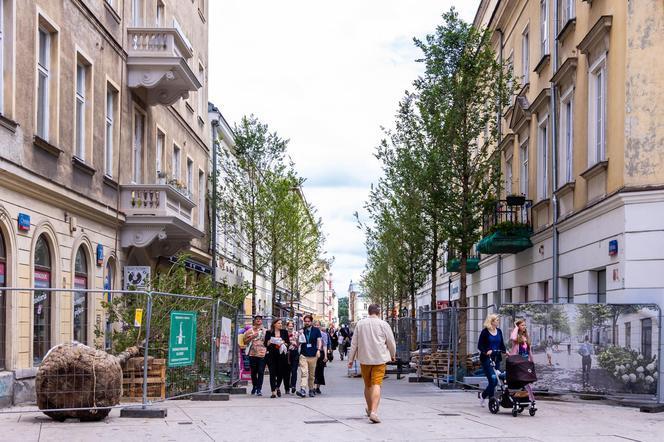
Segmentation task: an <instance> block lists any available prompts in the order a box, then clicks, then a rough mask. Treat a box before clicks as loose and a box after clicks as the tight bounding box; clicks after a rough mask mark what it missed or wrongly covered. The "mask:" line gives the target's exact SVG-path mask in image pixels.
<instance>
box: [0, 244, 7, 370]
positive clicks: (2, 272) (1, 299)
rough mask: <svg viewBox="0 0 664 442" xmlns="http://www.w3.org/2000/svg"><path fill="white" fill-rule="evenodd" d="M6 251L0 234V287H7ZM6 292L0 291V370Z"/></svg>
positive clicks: (3, 363) (1, 367) (0, 366)
mask: <svg viewBox="0 0 664 442" xmlns="http://www.w3.org/2000/svg"><path fill="white" fill-rule="evenodd" d="M6 278H7V250H6V249H5V239H4V238H3V236H2V232H0V287H6V286H7V279H6ZM5 293H6V292H4V291H3V290H0V370H5V369H6V368H7V367H6V365H7V363H6V360H5V352H6V349H7V342H6V340H7V334H6V328H7V323H6V321H5V319H6V317H7V316H6V314H7V299H6V295H5Z"/></svg>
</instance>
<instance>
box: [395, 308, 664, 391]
mask: <svg viewBox="0 0 664 442" xmlns="http://www.w3.org/2000/svg"><path fill="white" fill-rule="evenodd" d="M464 312H465V314H466V321H465V324H466V326H465V329H464V330H463V332H465V343H466V348H462V347H461V345H462V344H461V342H462V340H463V339H462V336H461V332H462V330H460V324H461V323H462V322H463V321H461V320H460V315H462V313H464ZM490 313H498V314H499V316H500V328H501V329H502V332H503V338H504V339H505V344H506V346H507V348H508V349H509V348H510V347H511V345H512V344H511V342H510V335H511V333H512V330H513V329H514V327H515V321H516V320H517V319H524V320H525V321H526V324H527V330H528V334H529V339H530V343H531V356H532V358H533V361H534V362H535V366H536V372H537V374H538V381H537V382H536V383H535V384H534V386H535V388H536V390H537V389H538V390H539V391H546V392H550V393H579V394H584V395H600V396H610V397H614V398H615V397H623V398H625V397H642V398H646V399H648V398H649V399H648V400H652V399H655V398H656V399H657V400H658V401H659V402H664V389H663V388H662V384H663V382H662V377H663V375H664V371H663V370H662V367H661V364H660V363H659V359H660V354H661V351H662V348H664V339H663V338H662V334H663V330H662V327H661V320H662V317H661V310H660V308H659V307H658V306H657V305H655V304H545V303H537V304H506V305H502V306H500V307H499V308H496V307H495V306H493V305H489V306H486V307H469V308H465V309H461V308H458V307H449V308H445V309H441V310H431V311H420V312H419V314H418V316H417V317H416V318H409V317H408V318H406V317H402V318H398V319H396V320H395V321H392V322H391V323H392V325H393V330H394V333H395V337H396V340H397V353H398V357H399V358H400V359H401V360H402V361H410V363H411V365H414V368H415V369H416V373H417V374H416V376H417V377H418V378H427V379H433V380H434V381H435V382H437V383H438V384H439V385H440V384H457V385H459V384H464V382H465V381H466V380H471V379H472V381H473V382H476V381H477V380H478V379H482V378H484V373H483V370H482V369H481V366H480V364H479V353H478V352H477V341H478V339H479V335H480V333H481V332H482V330H483V328H484V320H485V318H486V317H487V315H488V314H490ZM434 318H435V321H436V324H435V325H433V321H434ZM432 336H436V337H437V339H432ZM473 378H475V379H473ZM469 382H470V381H469ZM475 385H477V384H475Z"/></svg>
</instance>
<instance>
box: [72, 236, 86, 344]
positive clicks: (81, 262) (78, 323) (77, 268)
mask: <svg viewBox="0 0 664 442" xmlns="http://www.w3.org/2000/svg"><path fill="white" fill-rule="evenodd" d="M74 288H75V289H87V288H88V259H87V257H86V254H85V247H83V246H81V247H79V248H78V250H77V251H76V260H75V261H74ZM74 341H78V342H80V343H82V344H87V343H88V294H87V292H74Z"/></svg>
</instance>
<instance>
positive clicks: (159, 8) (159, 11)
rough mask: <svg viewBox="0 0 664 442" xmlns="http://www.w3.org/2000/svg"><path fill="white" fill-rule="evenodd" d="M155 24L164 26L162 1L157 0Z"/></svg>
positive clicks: (160, 26) (159, 26)
mask: <svg viewBox="0 0 664 442" xmlns="http://www.w3.org/2000/svg"><path fill="white" fill-rule="evenodd" d="M156 18H157V19H156V24H157V27H158V28H163V27H164V2H163V1H162V0H157V15H156Z"/></svg>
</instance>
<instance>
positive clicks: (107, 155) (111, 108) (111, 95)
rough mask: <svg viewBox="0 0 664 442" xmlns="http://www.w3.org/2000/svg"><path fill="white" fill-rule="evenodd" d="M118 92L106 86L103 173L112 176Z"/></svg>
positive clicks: (108, 85)
mask: <svg viewBox="0 0 664 442" xmlns="http://www.w3.org/2000/svg"><path fill="white" fill-rule="evenodd" d="M117 97H118V91H117V90H116V89H115V88H114V87H113V86H111V85H110V84H107V85H106V132H105V135H106V139H105V140H104V173H105V174H106V175H107V176H109V177H112V176H113V155H114V150H115V146H114V145H113V144H114V138H115V137H114V133H113V132H114V130H115V109H116V106H117V104H118V103H117V101H118V98H117Z"/></svg>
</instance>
